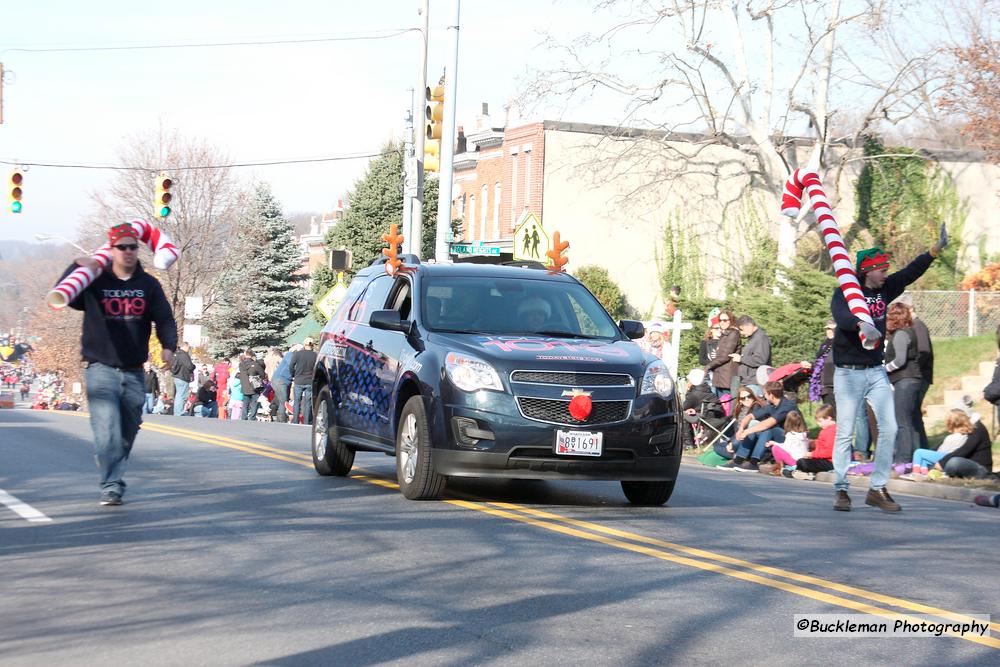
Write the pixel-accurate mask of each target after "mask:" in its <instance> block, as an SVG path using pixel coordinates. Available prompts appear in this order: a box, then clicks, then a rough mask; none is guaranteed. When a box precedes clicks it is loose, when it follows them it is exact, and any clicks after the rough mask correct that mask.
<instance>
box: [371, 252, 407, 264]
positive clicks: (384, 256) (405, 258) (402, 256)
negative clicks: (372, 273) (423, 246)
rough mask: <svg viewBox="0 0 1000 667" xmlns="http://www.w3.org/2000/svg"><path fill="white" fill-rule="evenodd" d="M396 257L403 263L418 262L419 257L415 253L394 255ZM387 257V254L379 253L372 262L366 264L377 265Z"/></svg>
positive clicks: (382, 262)
mask: <svg viewBox="0 0 1000 667" xmlns="http://www.w3.org/2000/svg"><path fill="white" fill-rule="evenodd" d="M396 258H397V259H400V260H402V261H403V264H410V265H414V264H420V258H419V257H417V256H416V255H411V254H409V253H407V254H405V255H396ZM388 259H389V257H388V256H387V255H381V256H379V257H376V258H375V259H374V260H372V263H371V264H369V265H368V266H377V265H378V264H385V262H386V260H388Z"/></svg>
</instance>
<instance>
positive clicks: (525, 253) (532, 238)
mask: <svg viewBox="0 0 1000 667" xmlns="http://www.w3.org/2000/svg"><path fill="white" fill-rule="evenodd" d="M551 244H552V242H551V241H550V240H549V235H548V233H547V232H546V231H545V230H544V229H543V228H542V221H541V220H539V219H538V218H537V217H535V214H534V213H532V212H531V211H525V212H524V213H523V214H521V217H520V218H519V219H518V221H517V226H516V227H515V228H514V259H516V260H532V261H536V262H542V263H543V264H544V263H545V262H546V261H547V260H546V258H545V253H546V252H547V251H548V250H549V249H550V248H551Z"/></svg>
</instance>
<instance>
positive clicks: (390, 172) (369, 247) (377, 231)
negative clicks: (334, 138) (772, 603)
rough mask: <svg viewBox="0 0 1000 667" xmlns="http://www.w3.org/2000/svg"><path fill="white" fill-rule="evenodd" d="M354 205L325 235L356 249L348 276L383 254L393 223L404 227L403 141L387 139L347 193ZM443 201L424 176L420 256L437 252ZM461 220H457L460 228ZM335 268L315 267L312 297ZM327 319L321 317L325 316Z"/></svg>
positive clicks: (323, 288) (320, 292) (456, 227)
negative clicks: (385, 237) (439, 211)
mask: <svg viewBox="0 0 1000 667" xmlns="http://www.w3.org/2000/svg"><path fill="white" fill-rule="evenodd" d="M347 200H348V203H349V206H348V208H347V210H346V211H344V217H343V218H341V220H340V222H338V223H337V224H336V225H335V226H334V227H333V229H331V230H330V232H329V234H327V237H326V244H327V247H328V248H334V249H339V248H346V249H347V250H350V251H351V255H352V257H353V262H354V265H353V267H352V269H351V270H350V271H347V272H346V273H347V275H346V276H345V277H346V278H347V279H348V280H349V279H350V278H351V277H353V275H354V274H355V273H356V272H357V271H358V270H360V269H362V268H364V267H366V266H368V265H369V264H370V263H371V262H372V260H374V259H375V258H376V257H381V256H382V248H384V247H385V241H383V240H382V234H385V233H386V232H388V231H389V226H390V225H393V224H395V225H398V226H399V229H400V231H402V228H403V149H402V146H401V145H400V144H399V143H388V144H386V145H385V146H384V147H383V148H382V152H381V154H380V155H379V156H378V157H376V158H374V159H373V160H372V161H371V162H369V163H368V170H367V171H366V172H365V175H364V176H363V177H362V178H361V179H360V180H359V181H357V182H356V183H355V184H354V189H353V190H351V191H350V192H349V193H348V196H347ZM437 205H438V181H437V179H427V180H426V181H425V182H424V215H423V225H422V229H421V235H420V236H421V239H420V256H421V257H425V258H426V257H433V256H434V242H435V233H436V232H435V230H436V224H435V219H436V215H437ZM459 228H460V223H458V222H457V221H454V222H452V230H453V231H454V232H455V234H456V235H457V234H458V230H459ZM336 278H337V277H336V275H335V274H334V272H332V271H330V270H329V269H327V268H325V267H323V268H320V269H318V270H316V271H315V272H313V275H312V279H313V294H312V297H313V301H315V300H317V299H319V298H321V297H322V296H323V295H324V294H326V292H327V291H328V290H329V289H330V287H331V286H333V284H334V282H335V281H336ZM320 319H322V317H321V318H320Z"/></svg>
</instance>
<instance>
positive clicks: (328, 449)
mask: <svg viewBox="0 0 1000 667" xmlns="http://www.w3.org/2000/svg"><path fill="white" fill-rule="evenodd" d="M311 449H312V459H313V467H314V468H316V472H318V473H319V474H320V475H324V476H326V475H337V476H338V477H343V476H345V475H347V474H348V473H349V472H351V467H352V466H353V465H354V450H353V449H351V448H350V447H348V446H347V445H345V444H344V443H343V442H342V441H341V439H340V429H339V428H337V420H336V418H335V416H334V410H333V396H331V395H330V389H329V388H328V387H323V388H322V389H320V392H319V395H318V396H316V402H315V404H314V405H313V423H312V447H311Z"/></svg>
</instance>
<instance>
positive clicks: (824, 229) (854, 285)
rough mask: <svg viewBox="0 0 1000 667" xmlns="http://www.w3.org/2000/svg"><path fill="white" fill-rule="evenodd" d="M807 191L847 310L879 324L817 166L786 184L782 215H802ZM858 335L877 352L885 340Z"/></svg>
mask: <svg viewBox="0 0 1000 667" xmlns="http://www.w3.org/2000/svg"><path fill="white" fill-rule="evenodd" d="M803 192H805V194H807V195H809V201H810V203H811V204H812V209H813V212H815V213H816V219H817V220H818V221H819V228H820V232H821V233H822V234H823V241H824V242H825V243H826V249H827V251H828V252H829V253H830V259H831V260H832V261H833V270H834V272H836V274H837V284H838V285H840V291H841V292H843V294H844V298H845V299H846V300H847V307H848V308H849V309H850V310H851V314H852V315H854V316H855V317H857V318H858V319H859V320H861V321H862V322H866V323H868V324H870V325H872V327H874V326H875V321H874V320H873V319H872V314H871V311H870V310H869V309H868V302H867V301H865V295H864V294H863V293H862V291H861V283H860V282H859V281H858V276H857V274H856V273H855V272H854V264H852V263H851V258H850V257H849V256H848V255H847V247H846V246H845V245H844V239H843V238H842V237H841V236H840V229H839V228H838V227H837V220H836V219H835V218H834V217H833V209H832V208H831V207H830V200H829V199H827V198H826V193H825V192H823V184H822V183H821V182H820V180H819V174H818V173H817V171H816V169H815V168H814V167H812V166H807V167H804V168H802V169H796V170H795V171H793V172H792V173H791V175H790V176H789V177H788V180H787V181H785V191H784V193H783V194H782V196H781V212H782V214H784V215H787V216H788V217H790V218H794V217H796V216H797V215H798V214H799V209H800V208H801V207H802V194H803ZM858 336H859V337H860V338H861V345H862V346H863V347H864V348H865V349H866V350H874V349H875V348H876V347H877V346H878V344H879V341H880V340H881V339H880V338H876V339H874V340H869V339H868V338H866V337H865V335H864V334H863V333H861V332H858Z"/></svg>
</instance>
